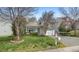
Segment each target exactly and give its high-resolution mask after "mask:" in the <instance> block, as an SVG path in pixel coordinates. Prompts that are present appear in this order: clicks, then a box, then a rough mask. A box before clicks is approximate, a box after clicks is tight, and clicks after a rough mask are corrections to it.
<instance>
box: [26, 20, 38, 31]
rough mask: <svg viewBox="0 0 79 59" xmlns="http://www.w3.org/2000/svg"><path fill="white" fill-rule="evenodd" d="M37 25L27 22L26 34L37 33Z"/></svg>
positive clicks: (35, 22) (36, 23)
mask: <svg viewBox="0 0 79 59" xmlns="http://www.w3.org/2000/svg"><path fill="white" fill-rule="evenodd" d="M38 29H39V24H38V22H37V21H33V22H29V23H28V24H27V25H26V32H38Z"/></svg>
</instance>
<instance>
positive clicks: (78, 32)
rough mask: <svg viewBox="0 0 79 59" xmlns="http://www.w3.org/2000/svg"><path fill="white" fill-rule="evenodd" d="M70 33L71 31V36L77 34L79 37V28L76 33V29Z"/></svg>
mask: <svg viewBox="0 0 79 59" xmlns="http://www.w3.org/2000/svg"><path fill="white" fill-rule="evenodd" d="M69 33H70V36H77V37H79V30H76V34H75V30H73V31H70V32H69Z"/></svg>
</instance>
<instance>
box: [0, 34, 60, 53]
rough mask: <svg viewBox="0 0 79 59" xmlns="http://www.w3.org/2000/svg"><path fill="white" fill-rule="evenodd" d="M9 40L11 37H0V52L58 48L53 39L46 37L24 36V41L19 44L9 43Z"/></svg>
mask: <svg viewBox="0 0 79 59" xmlns="http://www.w3.org/2000/svg"><path fill="white" fill-rule="evenodd" d="M11 39H12V37H11V36H3V37H0V51H4V52H5V51H40V50H45V49H51V48H52V49H54V48H58V47H57V46H56V45H55V40H54V38H51V37H47V36H29V35H28V36H24V37H23V39H24V41H23V42H22V43H20V44H13V43H11V42H10V40H11ZM60 44H61V43H59V44H58V46H59V45H60Z"/></svg>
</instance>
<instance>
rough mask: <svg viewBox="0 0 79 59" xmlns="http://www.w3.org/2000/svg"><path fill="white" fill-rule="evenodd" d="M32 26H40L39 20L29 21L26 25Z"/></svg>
mask: <svg viewBox="0 0 79 59" xmlns="http://www.w3.org/2000/svg"><path fill="white" fill-rule="evenodd" d="M30 26H32V27H38V26H39V24H38V22H36V21H34V22H29V23H28V24H27V25H26V27H30Z"/></svg>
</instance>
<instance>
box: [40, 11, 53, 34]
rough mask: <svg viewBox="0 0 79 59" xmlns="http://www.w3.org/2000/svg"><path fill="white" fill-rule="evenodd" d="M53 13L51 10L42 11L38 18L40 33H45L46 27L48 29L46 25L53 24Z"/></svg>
mask: <svg viewBox="0 0 79 59" xmlns="http://www.w3.org/2000/svg"><path fill="white" fill-rule="evenodd" d="M53 15H54V13H53V12H52V11H49V12H44V13H43V15H42V17H40V19H39V24H40V26H41V29H42V31H41V32H42V35H45V33H46V31H47V29H48V26H49V25H50V24H53V22H52V21H53Z"/></svg>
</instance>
